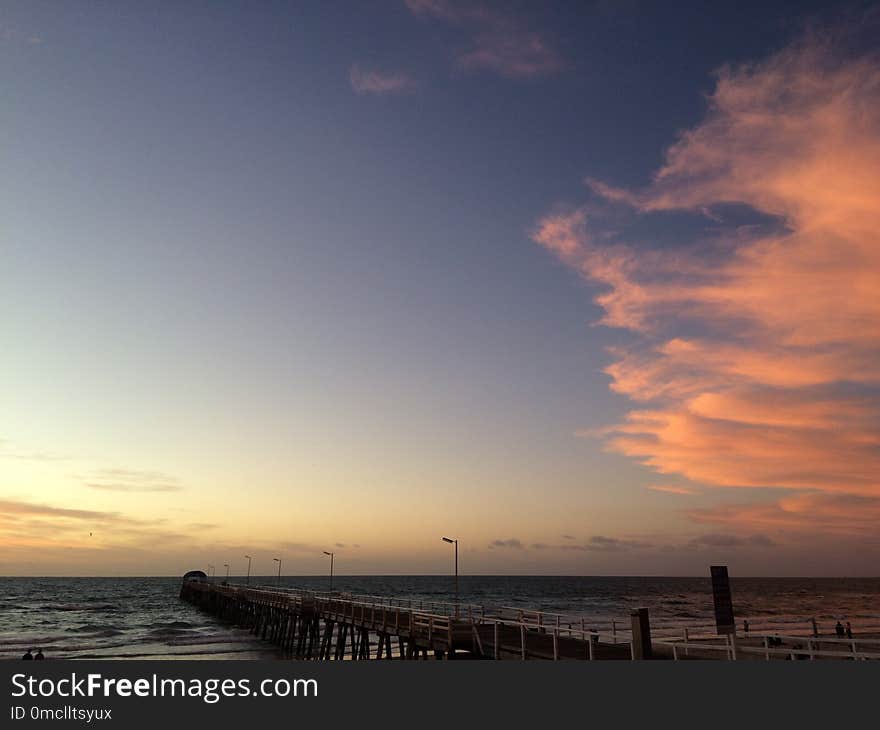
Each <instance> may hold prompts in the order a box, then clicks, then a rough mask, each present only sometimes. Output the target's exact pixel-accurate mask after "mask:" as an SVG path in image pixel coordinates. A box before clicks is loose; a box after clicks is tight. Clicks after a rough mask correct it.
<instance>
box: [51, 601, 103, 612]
mask: <svg viewBox="0 0 880 730" xmlns="http://www.w3.org/2000/svg"><path fill="white" fill-rule="evenodd" d="M39 610H43V611H117V610H119V606H117V605H115V604H113V603H91V602H89V601H86V602H84V603H47V604H45V605H43V606H40V608H39Z"/></svg>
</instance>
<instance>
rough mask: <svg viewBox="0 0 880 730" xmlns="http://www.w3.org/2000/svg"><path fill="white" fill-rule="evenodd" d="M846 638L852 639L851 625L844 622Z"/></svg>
mask: <svg viewBox="0 0 880 730" xmlns="http://www.w3.org/2000/svg"><path fill="white" fill-rule="evenodd" d="M846 638H847V639H851V638H852V624H851V623H850V622H849V621H847V622H846Z"/></svg>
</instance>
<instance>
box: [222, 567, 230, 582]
mask: <svg viewBox="0 0 880 730" xmlns="http://www.w3.org/2000/svg"><path fill="white" fill-rule="evenodd" d="M223 567H224V568H226V582H227V583H228V582H229V563H223Z"/></svg>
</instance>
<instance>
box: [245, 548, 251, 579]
mask: <svg viewBox="0 0 880 730" xmlns="http://www.w3.org/2000/svg"><path fill="white" fill-rule="evenodd" d="M245 557H246V558H247V560H248V572H247V579H246V580H245V583H244V584H245V585H246V586H249V585H250V584H251V556H250V555H245Z"/></svg>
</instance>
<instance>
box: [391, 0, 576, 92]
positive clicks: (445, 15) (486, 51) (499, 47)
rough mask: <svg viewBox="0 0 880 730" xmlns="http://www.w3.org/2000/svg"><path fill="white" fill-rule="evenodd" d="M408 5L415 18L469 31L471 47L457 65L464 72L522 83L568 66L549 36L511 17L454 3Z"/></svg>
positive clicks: (411, 1)
mask: <svg viewBox="0 0 880 730" xmlns="http://www.w3.org/2000/svg"><path fill="white" fill-rule="evenodd" d="M405 1H406V5H407V7H408V8H409V9H410V11H411V12H412V13H413V14H415V15H419V16H423V17H431V18H435V19H438V20H442V21H445V22H447V23H452V24H455V25H459V26H461V27H463V28H465V29H466V31H467V33H468V34H469V37H470V44H469V45H468V47H467V48H465V49H463V50H460V51H458V52H457V53H456V54H455V65H456V67H458V68H460V69H462V70H468V71H478V70H484V71H490V72H493V73H497V74H499V75H501V76H506V77H508V78H519V79H522V78H534V77H537V76H543V75H546V74H549V73H553V72H555V71H559V70H560V69H561V68H562V67H563V65H564V64H563V62H562V58H561V57H560V55H559V53H558V52H557V51H556V49H555V48H554V47H553V45H552V44H551V43H550V41H549V40H548V39H547V37H546V36H545V34H543V33H541V32H539V31H535V30H532V29H530V28H528V27H526V25H525V23H524V21H523V20H521V19H519V18H516V17H514V16H513V15H511V14H510V13H507V12H503V11H501V10H497V9H495V8H490V7H488V6H485V5H481V4H473V3H465V2H454V1H453V0H405Z"/></svg>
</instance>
